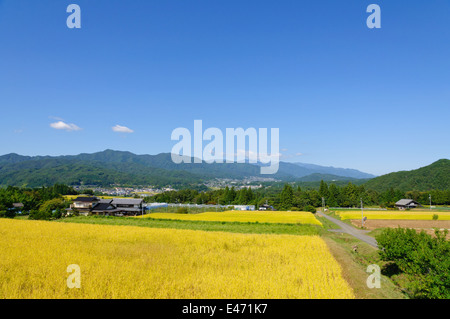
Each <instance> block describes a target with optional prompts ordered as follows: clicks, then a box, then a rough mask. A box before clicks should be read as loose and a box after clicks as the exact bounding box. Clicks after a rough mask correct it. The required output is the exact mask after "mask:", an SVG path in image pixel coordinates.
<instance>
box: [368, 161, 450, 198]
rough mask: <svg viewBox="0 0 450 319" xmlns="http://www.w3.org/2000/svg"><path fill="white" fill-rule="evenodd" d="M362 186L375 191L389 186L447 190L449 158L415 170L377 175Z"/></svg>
mask: <svg viewBox="0 0 450 319" xmlns="http://www.w3.org/2000/svg"><path fill="white" fill-rule="evenodd" d="M364 186H365V187H366V188H368V189H369V188H370V189H374V190H376V191H385V190H387V189H389V188H391V187H392V188H394V189H399V190H401V191H412V190H417V191H428V190H432V189H439V190H448V189H450V160H448V159H441V160H438V161H436V162H434V163H433V164H431V165H428V166H425V167H422V168H419V169H416V170H411V171H400V172H395V173H390V174H386V175H383V176H379V177H376V178H374V179H371V180H369V181H368V182H367V183H365V184H364Z"/></svg>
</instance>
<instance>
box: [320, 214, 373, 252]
mask: <svg viewBox="0 0 450 319" xmlns="http://www.w3.org/2000/svg"><path fill="white" fill-rule="evenodd" d="M317 214H318V215H319V216H322V217H324V218H326V219H328V220H329V221H331V222H333V223H335V224H336V225H338V226H339V227H341V229H329V230H328V231H332V232H339V233H346V234H349V235H352V236H353V237H356V238H358V239H359V240H361V241H363V242H365V243H367V244H369V245H371V246H373V247H375V248H378V244H377V241H376V240H375V238H373V237H370V236H367V235H366V233H367V232H368V230H359V229H356V228H354V227H352V226H350V225H348V224H346V223H344V222H342V221H340V220H339V219H336V218H333V217H331V216H328V215H327V214H323V213H322V212H317Z"/></svg>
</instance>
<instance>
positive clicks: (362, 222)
mask: <svg viewBox="0 0 450 319" xmlns="http://www.w3.org/2000/svg"><path fill="white" fill-rule="evenodd" d="M361 227H364V208H363V201H362V198H361Z"/></svg>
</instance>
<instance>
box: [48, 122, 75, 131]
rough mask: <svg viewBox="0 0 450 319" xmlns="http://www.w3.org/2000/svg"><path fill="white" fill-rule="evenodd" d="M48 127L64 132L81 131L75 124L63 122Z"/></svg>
mask: <svg viewBox="0 0 450 319" xmlns="http://www.w3.org/2000/svg"><path fill="white" fill-rule="evenodd" d="M50 127H52V128H54V129H55V130H65V131H68V132H70V131H79V130H81V128H79V127H78V126H76V125H75V124H72V123H69V124H68V123H65V122H63V121H58V122H55V123H51V124H50Z"/></svg>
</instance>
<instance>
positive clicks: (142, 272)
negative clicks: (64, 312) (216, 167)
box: [0, 219, 354, 299]
mask: <svg viewBox="0 0 450 319" xmlns="http://www.w3.org/2000/svg"><path fill="white" fill-rule="evenodd" d="M0 236H1V238H2V245H0V256H1V258H0V298H27V299H30V298H136V299H139V298H152V299H153V298H156V299H158V298H168V299H178V298H182V299H187V298H205V299H210V298H231V299H235V298H245V299H251V298H268V299H276V298H354V293H353V291H352V289H351V288H350V286H349V285H348V284H347V282H346V281H345V280H344V279H343V277H342V271H341V267H340V265H339V264H338V262H337V261H336V260H335V259H334V258H333V256H332V255H331V253H330V251H329V250H328V247H327V245H326V243H325V242H324V241H323V240H322V239H321V238H320V237H318V236H293V235H254V234H251V235H250V234H231V233H222V232H204V231H194V230H175V229H156V228H142V227H133V226H106V225H93V224H71V223H67V224H66V223H55V222H45V221H29V220H9V219H1V220H0ZM71 264H77V265H79V267H80V272H81V277H80V279H81V288H72V289H69V288H68V287H67V278H68V276H69V275H70V274H69V273H67V267H68V266H69V265H71Z"/></svg>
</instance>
